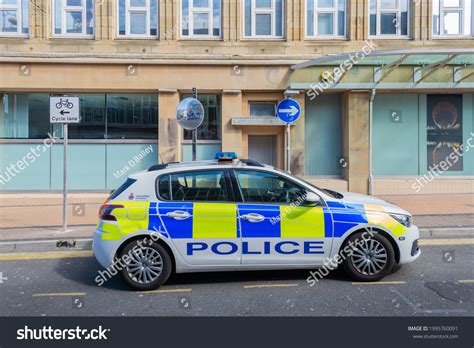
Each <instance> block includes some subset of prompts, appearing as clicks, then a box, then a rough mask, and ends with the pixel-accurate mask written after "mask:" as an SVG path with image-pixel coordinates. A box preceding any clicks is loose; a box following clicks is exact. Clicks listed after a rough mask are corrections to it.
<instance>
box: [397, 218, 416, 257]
mask: <svg viewBox="0 0 474 348" xmlns="http://www.w3.org/2000/svg"><path fill="white" fill-rule="evenodd" d="M419 238H420V232H419V231H418V227H417V226H415V225H413V226H411V227H409V228H408V229H407V232H406V233H404V234H403V235H401V236H399V237H398V240H397V243H398V246H399V248H400V261H399V264H401V265H402V264H405V263H410V262H413V261H415V260H416V259H418V258H419V257H420V255H421V250H420V248H419V247H418V239H419Z"/></svg>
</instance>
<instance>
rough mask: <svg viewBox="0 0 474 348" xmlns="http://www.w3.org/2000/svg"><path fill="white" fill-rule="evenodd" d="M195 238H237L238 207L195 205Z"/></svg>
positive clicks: (209, 204) (213, 204) (233, 205)
mask: <svg viewBox="0 0 474 348" xmlns="http://www.w3.org/2000/svg"><path fill="white" fill-rule="evenodd" d="M193 238H237V205H236V204H226V203H194V207H193Z"/></svg>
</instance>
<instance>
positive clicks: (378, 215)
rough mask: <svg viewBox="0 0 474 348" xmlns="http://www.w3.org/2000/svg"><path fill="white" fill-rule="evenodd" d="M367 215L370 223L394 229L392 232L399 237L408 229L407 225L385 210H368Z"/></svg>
mask: <svg viewBox="0 0 474 348" xmlns="http://www.w3.org/2000/svg"><path fill="white" fill-rule="evenodd" d="M366 209H367V206H366ZM366 215H367V220H368V222H369V224H372V225H379V226H382V227H385V228H386V229H388V230H390V231H392V233H393V234H394V235H395V236H397V237H398V236H400V235H402V234H404V233H405V232H406V231H407V229H406V227H405V226H403V225H402V224H400V223H399V222H398V221H397V220H395V219H394V218H392V217H391V216H390V215H388V214H387V213H385V212H376V211H367V212H366Z"/></svg>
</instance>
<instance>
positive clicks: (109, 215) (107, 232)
mask: <svg viewBox="0 0 474 348" xmlns="http://www.w3.org/2000/svg"><path fill="white" fill-rule="evenodd" d="M99 215H100V216H99V218H100V220H99V223H98V225H97V228H96V231H95V233H94V238H93V252H94V255H95V257H96V259H97V260H98V262H99V263H100V264H101V265H102V266H103V267H104V268H106V269H108V270H110V271H111V270H114V271H115V272H116V273H117V272H120V273H121V274H122V276H123V278H124V280H125V282H126V283H128V284H129V285H130V286H132V287H133V288H135V289H138V290H150V289H154V288H157V287H159V286H160V285H162V284H163V283H164V282H166V280H167V279H168V277H169V276H170V274H171V273H172V272H176V273H184V272H204V271H234V270H269V269H272V270H280V269H301V268H318V267H324V265H328V262H329V261H331V260H336V261H337V263H341V264H342V266H343V268H344V269H345V270H346V271H347V272H348V273H349V275H350V276H352V278H354V279H356V280H359V281H377V280H379V279H381V278H383V277H384V276H386V275H387V274H389V273H390V272H391V271H392V269H393V268H394V267H395V266H396V265H401V264H404V263H408V262H412V261H414V260H416V259H417V258H418V257H419V256H420V250H419V248H418V242H417V241H418V237H419V233H418V228H417V227H416V226H414V225H413V224H412V218H411V216H410V214H409V213H408V212H406V211H405V210H403V209H401V208H399V207H397V206H396V205H393V204H391V203H389V202H386V201H383V200H381V199H378V198H375V197H371V196H366V195H361V194H354V193H345V192H344V193H339V192H335V191H332V190H328V189H322V188H319V187H316V186H314V185H313V184H311V183H309V182H306V181H304V180H303V179H300V178H297V177H295V176H292V175H290V174H288V173H286V172H283V171H280V170H278V169H275V168H274V167H271V166H268V165H264V164H260V163H258V162H256V161H252V160H239V159H237V158H236V156H235V154H234V153H219V154H217V155H216V159H215V160H211V161H196V162H189V163H168V164H158V165H155V166H152V167H150V168H149V169H148V171H145V172H140V173H137V174H134V175H131V176H130V177H129V178H128V179H127V180H126V182H125V183H124V184H123V185H122V186H121V187H120V188H118V189H117V190H116V191H114V192H113V193H112V194H111V196H110V197H109V198H108V200H107V201H106V202H104V204H103V206H102V207H101V209H100V212H99Z"/></svg>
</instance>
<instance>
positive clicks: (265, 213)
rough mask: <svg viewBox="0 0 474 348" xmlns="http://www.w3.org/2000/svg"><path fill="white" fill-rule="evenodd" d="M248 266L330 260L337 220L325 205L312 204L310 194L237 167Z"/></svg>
mask: <svg viewBox="0 0 474 348" xmlns="http://www.w3.org/2000/svg"><path fill="white" fill-rule="evenodd" d="M233 183H234V186H237V187H238V194H239V195H240V197H239V199H240V200H241V203H239V204H238V221H239V226H240V232H241V238H242V263H243V264H255V265H264V264H269V265H270V264H288V265H291V264H295V265H300V264H318V263H321V262H322V261H323V260H324V259H325V258H327V257H328V255H329V252H330V248H331V240H332V237H331V236H332V220H331V215H330V214H329V212H328V210H327V208H326V207H325V205H324V202H323V201H322V200H321V204H313V205H311V206H309V205H307V204H306V202H305V196H306V194H307V192H308V191H307V190H306V189H305V188H304V187H303V186H302V185H300V184H298V183H296V182H295V181H293V180H291V179H289V178H287V177H283V176H282V175H279V174H277V173H275V172H272V171H268V170H264V169H262V170H258V169H255V170H253V169H235V170H234V171H233Z"/></svg>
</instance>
